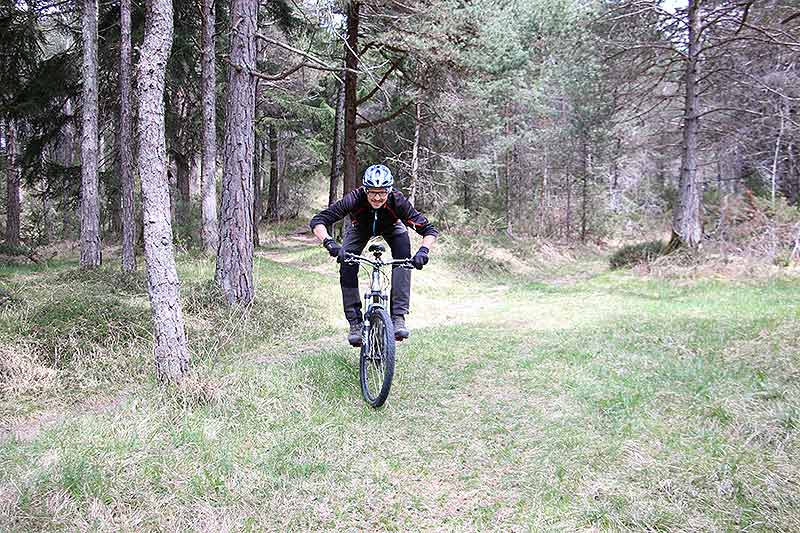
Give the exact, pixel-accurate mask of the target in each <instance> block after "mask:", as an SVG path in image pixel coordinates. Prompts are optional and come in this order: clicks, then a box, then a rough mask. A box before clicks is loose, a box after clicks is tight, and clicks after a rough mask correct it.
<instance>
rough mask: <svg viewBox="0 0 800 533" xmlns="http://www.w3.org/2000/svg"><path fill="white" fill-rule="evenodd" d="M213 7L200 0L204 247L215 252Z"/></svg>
mask: <svg viewBox="0 0 800 533" xmlns="http://www.w3.org/2000/svg"><path fill="white" fill-rule="evenodd" d="M215 31H216V7H215V2H214V0H203V37H202V40H203V44H202V48H203V50H202V60H201V61H202V69H203V72H202V79H201V92H202V96H201V98H202V101H203V157H202V163H201V168H200V176H201V177H200V180H201V185H200V189H201V193H200V194H201V203H200V210H201V217H202V219H203V222H202V224H203V227H202V233H203V248H204V249H205V251H206V253H207V254H216V253H217V248H218V247H219V221H218V219H217V104H216V77H217V74H216V72H217V67H216V59H215V58H216V53H215V52H216V49H215V43H214V32H215Z"/></svg>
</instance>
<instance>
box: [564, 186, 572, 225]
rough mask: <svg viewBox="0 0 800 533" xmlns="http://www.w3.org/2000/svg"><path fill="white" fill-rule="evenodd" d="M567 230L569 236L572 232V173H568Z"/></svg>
mask: <svg viewBox="0 0 800 533" xmlns="http://www.w3.org/2000/svg"><path fill="white" fill-rule="evenodd" d="M566 218H567V220H566V226H567V228H566V229H567V232H566V235H565V236H566V238H569V237H570V235H571V234H572V175H571V174H569V173H567V217H566Z"/></svg>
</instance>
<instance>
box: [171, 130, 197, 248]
mask: <svg viewBox="0 0 800 533" xmlns="http://www.w3.org/2000/svg"><path fill="white" fill-rule="evenodd" d="M184 119H186V117H184ZM187 144H189V143H187ZM173 157H174V159H175V188H176V189H177V191H176V192H177V201H176V202H175V203H176V210H175V219H176V220H177V222H178V227H179V231H181V232H185V233H187V234H189V233H190V232H191V231H190V228H189V213H190V211H191V201H192V198H191V194H190V184H191V181H192V175H193V174H194V164H195V154H194V153H191V152H190V153H188V154H187V153H177V152H173Z"/></svg>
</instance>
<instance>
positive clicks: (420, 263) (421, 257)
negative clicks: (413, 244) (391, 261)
mask: <svg viewBox="0 0 800 533" xmlns="http://www.w3.org/2000/svg"><path fill="white" fill-rule="evenodd" d="M429 251H430V250H428V247H427V246H420V247H419V250H417V253H416V254H414V257H412V258H411V263H412V264H413V265H414V268H416V269H417V270H422V267H424V266H425V265H427V264H428V252H429Z"/></svg>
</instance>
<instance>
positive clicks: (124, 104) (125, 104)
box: [119, 0, 136, 272]
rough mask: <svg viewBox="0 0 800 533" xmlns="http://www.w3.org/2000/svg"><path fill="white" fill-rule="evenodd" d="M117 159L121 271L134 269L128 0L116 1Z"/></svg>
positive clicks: (134, 239) (134, 229)
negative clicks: (117, 26)
mask: <svg viewBox="0 0 800 533" xmlns="http://www.w3.org/2000/svg"><path fill="white" fill-rule="evenodd" d="M119 90H120V105H119V158H120V180H121V182H122V183H121V185H122V197H121V199H122V270H123V271H124V272H133V271H135V270H136V253H135V251H134V244H135V243H136V221H135V220H134V214H133V213H134V206H133V202H134V178H133V150H132V142H131V132H132V123H131V120H132V119H131V0H120V57H119Z"/></svg>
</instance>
